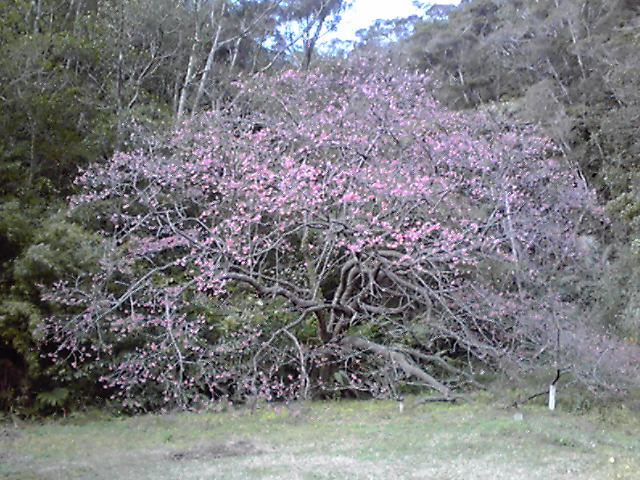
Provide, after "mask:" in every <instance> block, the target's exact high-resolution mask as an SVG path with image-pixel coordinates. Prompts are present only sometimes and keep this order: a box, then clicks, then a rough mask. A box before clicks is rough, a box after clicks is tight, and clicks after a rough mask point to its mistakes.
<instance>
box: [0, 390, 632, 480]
mask: <svg viewBox="0 0 640 480" xmlns="http://www.w3.org/2000/svg"><path fill="white" fill-rule="evenodd" d="M408 403H409V402H408ZM298 408H299V407H298V406H296V407H293V408H292V410H287V409H282V408H273V407H270V406H266V405H265V406H263V408H261V409H260V410H258V411H257V412H255V413H254V414H250V413H249V412H247V411H244V410H235V411H230V412H224V413H213V412H212V413H199V414H190V413H180V414H172V415H162V416H161V415H145V416H140V417H134V418H107V419H100V420H94V421H89V420H88V419H87V418H82V417H79V418H73V419H67V420H65V421H57V422H48V423H44V424H23V425H21V426H18V427H14V426H6V427H5V428H4V429H3V430H1V431H0V478H3V479H12V480H18V479H20V480H27V479H38V480H44V479H51V480H53V479H65V480H66V479H109V480H111V479H129V478H130V479H154V480H162V479H187V480H189V479H194V480H195V479H218V478H220V479H244V478H283V479H285V478H286V479H295V478H301V479H333V478H335V479H378V478H379V479H395V478H407V479H409V478H415V479H439V480H445V479H451V480H454V479H456V480H457V479H491V480H494V479H516V480H517V479H527V480H535V479H545V480H547V479H550V480H555V479H617V478H623V479H629V480H632V479H634V480H637V479H640V436H639V435H638V432H639V431H640V429H639V428H638V427H640V420H639V419H638V418H636V417H634V416H633V415H631V414H629V413H628V412H622V411H621V410H616V411H615V412H612V413H611V414H610V415H609V416H608V418H606V419H605V418H603V417H602V416H601V415H596V414H594V413H592V414H588V415H573V414H568V413H563V412H555V413H551V412H548V411H546V410H545V409H544V408H542V407H527V408H525V409H523V410H521V412H522V413H523V419H522V420H520V419H518V418H515V417H514V413H515V411H513V410H509V409H504V408H500V407H497V406H495V405H492V404H488V403H487V402H483V401H475V402H471V403H466V404H462V405H443V404H427V405H422V406H418V407H415V408H407V409H406V410H405V411H404V412H403V413H399V411H398V406H397V404H396V403H395V402H379V401H368V402H355V401H348V402H335V403H334V402H325V403H312V404H307V405H305V406H304V407H302V410H301V411H300V412H299V410H298Z"/></svg>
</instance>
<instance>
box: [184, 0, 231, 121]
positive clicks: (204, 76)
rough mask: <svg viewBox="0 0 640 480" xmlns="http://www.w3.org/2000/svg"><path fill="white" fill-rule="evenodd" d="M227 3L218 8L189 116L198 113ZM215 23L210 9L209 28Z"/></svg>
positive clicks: (212, 11)
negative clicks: (218, 11) (215, 25)
mask: <svg viewBox="0 0 640 480" xmlns="http://www.w3.org/2000/svg"><path fill="white" fill-rule="evenodd" d="M226 7H227V3H226V2H225V1H223V2H222V7H221V8H220V17H219V18H218V24H217V27H216V33H215V35H214V37H213V41H212V42H211V48H210V49H209V55H207V62H206V64H205V66H204V71H203V72H202V76H201V77H200V83H199V85H198V91H197V92H196V98H195V99H194V100H193V107H192V109H191V115H192V116H193V115H195V114H196V112H197V111H198V107H199V106H200V100H202V95H203V94H204V89H205V87H206V85H207V80H208V79H209V72H210V71H211V68H212V67H213V60H214V59H215V55H216V51H217V50H218V46H219V44H220V32H221V31H222V21H223V19H224V14H225V11H226ZM214 21H215V14H214V9H213V8H212V9H211V26H212V27H213V25H214Z"/></svg>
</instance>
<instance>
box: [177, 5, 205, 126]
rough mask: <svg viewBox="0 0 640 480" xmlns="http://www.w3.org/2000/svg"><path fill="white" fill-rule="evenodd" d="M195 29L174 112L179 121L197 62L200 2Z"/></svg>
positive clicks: (196, 13)
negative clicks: (176, 107) (176, 108)
mask: <svg viewBox="0 0 640 480" xmlns="http://www.w3.org/2000/svg"><path fill="white" fill-rule="evenodd" d="M195 10H196V11H195V17H196V18H195V27H194V37H193V42H192V43H191V52H190V53H189V62H188V64H187V71H186V73H185V75H184V82H183V84H182V89H181V90H180V100H179V101H178V111H177V112H176V117H177V119H178V120H180V119H181V118H182V117H183V115H184V110H185V108H186V106H187V97H188V95H189V87H190V86H191V82H192V81H193V75H194V70H195V66H196V61H197V58H196V57H197V54H198V42H199V41H200V25H199V18H198V12H199V11H200V0H196V3H195Z"/></svg>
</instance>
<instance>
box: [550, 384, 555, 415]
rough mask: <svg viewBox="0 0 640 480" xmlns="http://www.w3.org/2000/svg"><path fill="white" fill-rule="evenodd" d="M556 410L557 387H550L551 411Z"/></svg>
mask: <svg viewBox="0 0 640 480" xmlns="http://www.w3.org/2000/svg"><path fill="white" fill-rule="evenodd" d="M555 409H556V386H555V385H553V384H552V385H549V410H551V411H553V410H555Z"/></svg>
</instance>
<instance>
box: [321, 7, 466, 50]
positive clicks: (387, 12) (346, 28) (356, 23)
mask: <svg viewBox="0 0 640 480" xmlns="http://www.w3.org/2000/svg"><path fill="white" fill-rule="evenodd" d="M423 3H430V4H440V5H442V4H453V5H457V4H458V3H460V1H459V0H433V1H430V2H426V1H424V0H423ZM421 13H423V12H422V11H421V10H420V9H419V8H416V7H415V6H414V5H413V2H412V0H354V1H353V6H352V7H351V8H350V9H349V10H348V11H346V12H345V13H344V15H343V16H342V21H341V22H340V25H338V30H337V31H336V32H332V33H331V34H330V35H327V36H326V37H324V38H323V41H328V40H332V39H334V38H338V39H340V40H356V32H357V31H358V30H360V29H361V28H366V27H368V26H370V25H372V24H373V23H374V22H375V21H376V20H378V19H385V20H387V19H392V18H402V17H408V16H410V15H420V14H421Z"/></svg>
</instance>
